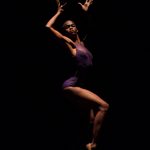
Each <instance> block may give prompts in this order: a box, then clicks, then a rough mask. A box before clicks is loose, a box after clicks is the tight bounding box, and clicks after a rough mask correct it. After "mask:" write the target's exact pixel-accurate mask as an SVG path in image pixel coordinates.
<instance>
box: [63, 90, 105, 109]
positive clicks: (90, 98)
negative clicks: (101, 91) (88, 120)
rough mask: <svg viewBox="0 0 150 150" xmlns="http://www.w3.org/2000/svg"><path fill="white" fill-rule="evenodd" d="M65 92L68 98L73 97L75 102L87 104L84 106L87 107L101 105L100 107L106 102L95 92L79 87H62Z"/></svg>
mask: <svg viewBox="0 0 150 150" xmlns="http://www.w3.org/2000/svg"><path fill="white" fill-rule="evenodd" d="M64 91H65V93H66V94H67V96H69V98H73V99H74V101H75V102H77V103H82V104H83V105H84V104H87V105H86V106H87V107H88V106H89V108H90V107H91V106H93V107H97V106H102V107H105V106H106V107H107V105H108V104H107V102H105V101H104V100H103V99H102V98H101V97H99V96H98V95H97V94H95V93H93V92H91V91H89V90H87V89H84V88H80V87H66V88H65V89H64Z"/></svg>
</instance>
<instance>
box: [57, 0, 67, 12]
mask: <svg viewBox="0 0 150 150" xmlns="http://www.w3.org/2000/svg"><path fill="white" fill-rule="evenodd" d="M66 4H67V2H66V3H64V4H60V2H59V1H57V12H58V13H62V12H63V11H64V9H63V7H64V6H65V5H66Z"/></svg>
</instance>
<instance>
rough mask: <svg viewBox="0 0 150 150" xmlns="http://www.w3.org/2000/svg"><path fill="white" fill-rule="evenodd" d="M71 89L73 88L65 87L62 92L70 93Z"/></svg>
mask: <svg viewBox="0 0 150 150" xmlns="http://www.w3.org/2000/svg"><path fill="white" fill-rule="evenodd" d="M72 88H73V87H72V86H67V87H64V88H63V90H64V91H70V90H71V89H72Z"/></svg>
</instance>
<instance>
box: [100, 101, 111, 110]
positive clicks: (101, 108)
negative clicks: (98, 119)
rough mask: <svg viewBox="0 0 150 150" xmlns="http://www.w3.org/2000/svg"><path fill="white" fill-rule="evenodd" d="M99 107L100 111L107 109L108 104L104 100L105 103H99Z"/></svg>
mask: <svg viewBox="0 0 150 150" xmlns="http://www.w3.org/2000/svg"><path fill="white" fill-rule="evenodd" d="M99 108H100V110H101V111H107V110H108V109H109V104H108V103H107V102H106V103H105V104H103V105H101V106H100V107H99Z"/></svg>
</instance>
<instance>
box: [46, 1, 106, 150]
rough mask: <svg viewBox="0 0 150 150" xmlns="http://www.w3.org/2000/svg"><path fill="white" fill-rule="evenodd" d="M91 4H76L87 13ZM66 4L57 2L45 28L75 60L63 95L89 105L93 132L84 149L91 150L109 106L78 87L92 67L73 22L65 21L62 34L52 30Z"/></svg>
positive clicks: (88, 91)
mask: <svg viewBox="0 0 150 150" xmlns="http://www.w3.org/2000/svg"><path fill="white" fill-rule="evenodd" d="M92 3H93V0H86V1H85V2H84V3H83V4H82V3H80V2H79V3H78V4H79V5H80V6H81V9H82V10H83V11H85V12H87V11H88V10H89V7H90V6H91V4H92ZM66 4H67V3H64V4H61V3H60V2H59V1H58V0H57V5H58V8H57V12H56V13H55V14H54V15H53V16H52V17H51V18H50V19H49V20H48V22H47V23H46V27H48V28H49V29H50V31H51V33H53V34H54V35H55V36H56V37H57V38H58V39H60V40H61V41H63V42H64V43H65V44H66V46H67V48H68V51H69V52H70V56H71V57H72V59H74V60H75V63H76V70H74V75H73V76H70V77H69V78H68V79H67V80H65V81H64V83H63V84H62V88H63V92H64V94H66V95H67V96H68V98H70V99H71V97H70V96H72V97H75V98H76V99H79V100H80V101H86V102H87V103H89V104H90V107H91V109H90V118H91V119H90V120H91V121H92V122H93V131H92V138H91V141H90V142H89V143H87V144H86V148H87V149H88V150H92V149H94V148H96V146H97V138H98V135H99V132H100V128H101V126H102V122H103V120H104V117H105V115H106V112H107V110H108V108H109V104H108V103H107V102H106V101H105V100H103V99H102V98H101V97H100V96H98V95H97V94H95V93H93V92H92V91H90V90H88V89H85V88H83V87H80V86H79V85H80V82H81V81H82V79H81V78H83V77H84V76H86V72H87V70H89V68H91V67H92V66H93V62H92V59H93V55H92V53H91V52H90V51H89V50H88V48H87V47H86V46H85V44H84V42H83V40H81V38H80V36H79V30H78V28H77V25H76V24H75V22H74V21H72V20H66V21H65V22H64V23H63V25H62V27H63V29H64V32H63V33H61V32H60V31H58V30H57V29H56V28H54V23H55V22H56V20H57V18H58V17H59V16H60V15H61V14H62V13H63V11H64V8H65V5H66ZM95 108H96V109H95Z"/></svg>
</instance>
